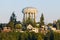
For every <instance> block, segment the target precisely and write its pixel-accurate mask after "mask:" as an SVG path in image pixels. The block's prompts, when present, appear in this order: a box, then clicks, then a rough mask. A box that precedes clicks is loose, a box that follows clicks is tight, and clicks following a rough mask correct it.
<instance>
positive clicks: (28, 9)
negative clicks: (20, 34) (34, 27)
mask: <svg viewBox="0 0 60 40" xmlns="http://www.w3.org/2000/svg"><path fill="white" fill-rule="evenodd" d="M22 12H23V13H37V9H36V8H34V7H26V8H24V9H23V10H22Z"/></svg>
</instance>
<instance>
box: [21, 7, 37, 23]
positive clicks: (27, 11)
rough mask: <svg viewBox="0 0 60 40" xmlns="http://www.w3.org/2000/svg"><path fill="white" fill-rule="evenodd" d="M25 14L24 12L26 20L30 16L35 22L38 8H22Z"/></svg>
mask: <svg viewBox="0 0 60 40" xmlns="http://www.w3.org/2000/svg"><path fill="white" fill-rule="evenodd" d="M22 12H23V14H24V20H25V21H26V20H27V19H28V17H29V18H32V19H34V22H35V18H36V13H37V9H36V8H34V7H26V8H24V9H23V10H22Z"/></svg>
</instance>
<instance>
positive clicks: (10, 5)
mask: <svg viewBox="0 0 60 40" xmlns="http://www.w3.org/2000/svg"><path fill="white" fill-rule="evenodd" d="M25 7H35V8H37V10H38V13H37V15H36V21H39V18H40V16H41V14H42V13H43V14H44V17H45V23H49V22H52V21H53V20H57V19H60V0H0V23H8V22H9V19H10V16H11V14H12V12H13V11H14V12H15V14H16V16H17V20H18V21H22V19H23V14H22V9H23V8H25Z"/></svg>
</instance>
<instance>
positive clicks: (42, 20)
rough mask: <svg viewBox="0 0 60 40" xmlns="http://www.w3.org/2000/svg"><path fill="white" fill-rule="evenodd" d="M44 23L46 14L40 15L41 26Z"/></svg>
mask: <svg viewBox="0 0 60 40" xmlns="http://www.w3.org/2000/svg"><path fill="white" fill-rule="evenodd" d="M41 25H44V15H43V14H42V15H41V17H40V26H41Z"/></svg>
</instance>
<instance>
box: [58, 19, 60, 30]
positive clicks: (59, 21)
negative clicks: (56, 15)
mask: <svg viewBox="0 0 60 40" xmlns="http://www.w3.org/2000/svg"><path fill="white" fill-rule="evenodd" d="M57 29H60V20H57Z"/></svg>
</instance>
